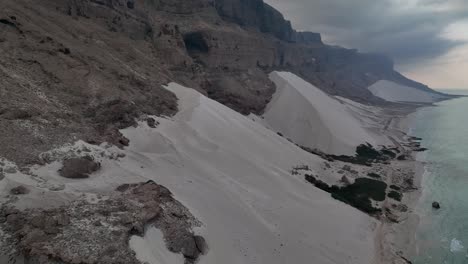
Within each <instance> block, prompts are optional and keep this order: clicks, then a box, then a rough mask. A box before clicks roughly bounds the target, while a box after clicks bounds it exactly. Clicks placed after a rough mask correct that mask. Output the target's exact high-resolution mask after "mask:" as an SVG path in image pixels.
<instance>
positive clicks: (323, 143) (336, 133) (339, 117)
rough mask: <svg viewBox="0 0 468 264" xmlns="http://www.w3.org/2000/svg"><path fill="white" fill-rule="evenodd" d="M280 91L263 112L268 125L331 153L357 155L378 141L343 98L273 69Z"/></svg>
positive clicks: (272, 77)
mask: <svg viewBox="0 0 468 264" xmlns="http://www.w3.org/2000/svg"><path fill="white" fill-rule="evenodd" d="M270 79H271V80H272V81H273V82H275V83H276V86H277V91H276V93H275V95H274V97H273V100H272V101H271V102H270V103H269V104H268V106H267V109H266V111H265V114H264V115H263V117H264V120H265V123H266V124H267V126H269V127H271V128H272V129H273V130H276V131H278V132H280V133H282V134H283V135H284V136H285V137H287V138H290V139H292V140H293V141H294V142H295V143H297V144H299V145H302V146H306V147H309V148H313V149H314V148H317V149H320V150H321V151H324V152H326V153H330V154H348V155H353V154H354V153H355V150H356V147H357V146H358V145H360V144H363V143H366V142H368V143H371V144H374V145H375V144H376V143H377V142H376V140H375V138H374V137H373V136H372V135H371V134H370V132H369V131H367V130H366V129H365V128H364V126H365V124H364V123H363V120H360V119H358V118H357V117H356V116H355V115H353V113H352V111H351V110H350V108H349V107H347V106H346V105H345V103H344V102H343V101H338V100H336V99H335V98H333V97H331V96H329V95H327V94H326V93H324V92H322V91H321V90H320V89H318V88H317V87H315V86H313V85H312V84H310V83H308V82H306V81H304V80H302V79H301V78H299V77H298V76H296V75H294V74H292V73H288V72H273V73H271V74H270Z"/></svg>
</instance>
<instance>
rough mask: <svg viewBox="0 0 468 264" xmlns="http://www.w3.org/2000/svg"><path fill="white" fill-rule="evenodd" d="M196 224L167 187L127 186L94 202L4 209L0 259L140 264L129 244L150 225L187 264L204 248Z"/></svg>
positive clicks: (0, 211) (67, 263) (0, 210)
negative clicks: (19, 257)
mask: <svg viewBox="0 0 468 264" xmlns="http://www.w3.org/2000/svg"><path fill="white" fill-rule="evenodd" d="M197 224H198V222H197V220H196V219H195V218H194V217H193V216H192V215H191V214H190V212H189V211H188V210H187V209H186V208H185V207H184V206H183V205H182V204H180V203H179V202H177V201H176V200H174V198H173V197H172V194H171V193H170V191H169V190H167V189H166V188H164V187H162V186H160V185H158V184H156V183H154V182H147V183H139V184H126V185H122V186H120V187H118V188H117V191H116V192H115V193H113V194H111V195H110V196H108V197H105V198H104V197H103V199H98V200H97V201H96V202H89V201H88V200H86V199H80V200H77V201H74V202H72V203H71V204H70V205H68V206H62V207H58V208H53V209H48V210H43V209H28V210H26V211H20V210H17V209H15V208H13V207H8V206H3V207H2V208H0V226H1V227H2V230H4V231H5V232H6V235H5V236H2V238H1V240H2V241H1V242H3V244H2V248H0V255H8V256H10V258H11V259H14V258H15V257H16V256H18V255H22V256H23V257H24V259H25V261H26V263H36V264H51V263H53V264H59V263H60V264H72V263H82V264H94V263H101V264H106V263H109V264H116V263H125V264H132V263H134V264H140V263H141V262H140V261H139V260H137V259H136V257H135V253H134V252H133V251H132V250H131V249H130V247H129V246H128V241H129V239H130V237H131V236H133V235H138V236H143V235H144V231H145V227H146V226H148V225H154V226H155V227H156V228H158V229H160V230H161V232H162V233H163V235H164V239H165V241H166V245H167V247H168V249H169V250H170V251H172V252H174V253H181V254H183V255H184V257H185V263H186V264H190V263H195V262H196V261H197V259H198V258H199V256H201V255H202V254H205V253H206V252H207V250H208V246H207V244H206V242H205V239H204V238H203V237H200V236H196V235H195V234H194V233H193V232H192V227H194V226H195V225H197ZM3 240H4V241H3Z"/></svg>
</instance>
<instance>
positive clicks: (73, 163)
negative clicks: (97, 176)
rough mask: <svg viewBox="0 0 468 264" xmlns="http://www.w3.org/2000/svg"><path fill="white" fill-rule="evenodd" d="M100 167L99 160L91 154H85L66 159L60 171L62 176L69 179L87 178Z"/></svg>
mask: <svg viewBox="0 0 468 264" xmlns="http://www.w3.org/2000/svg"><path fill="white" fill-rule="evenodd" d="M100 168H101V164H100V163H99V162H95V161H94V159H93V158H92V157H91V156H85V157H80V158H71V159H67V160H65V161H64V162H63V167H62V168H61V169H60V170H59V173H60V175H61V176H62V177H65V178H69V179H85V178H88V177H89V176H90V175H91V174H92V173H93V172H96V171H98V170H99V169H100Z"/></svg>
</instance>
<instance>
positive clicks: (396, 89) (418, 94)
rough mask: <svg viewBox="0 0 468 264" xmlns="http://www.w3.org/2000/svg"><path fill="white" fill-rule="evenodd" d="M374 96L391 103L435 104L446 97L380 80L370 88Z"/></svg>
mask: <svg viewBox="0 0 468 264" xmlns="http://www.w3.org/2000/svg"><path fill="white" fill-rule="evenodd" d="M368 89H369V90H370V91H371V92H372V94H374V95H375V96H377V97H380V98H382V99H384V100H386V101H389V102H412V103H434V102H437V101H439V100H441V99H443V98H444V96H442V95H439V94H435V93H430V92H425V91H422V90H418V89H416V88H413V87H409V86H404V85H400V84H397V83H394V82H391V81H386V80H380V81H378V82H376V83H374V84H373V85H371V86H370V87H369V88H368Z"/></svg>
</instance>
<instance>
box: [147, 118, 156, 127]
mask: <svg viewBox="0 0 468 264" xmlns="http://www.w3.org/2000/svg"><path fill="white" fill-rule="evenodd" d="M146 123H147V124H148V126H149V127H151V128H155V127H156V120H154V118H152V117H149V118H147V119H146Z"/></svg>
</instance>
